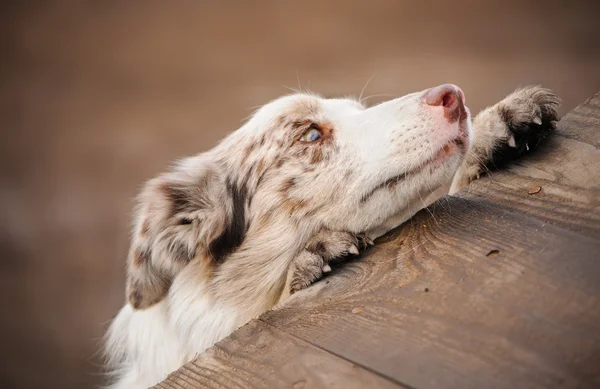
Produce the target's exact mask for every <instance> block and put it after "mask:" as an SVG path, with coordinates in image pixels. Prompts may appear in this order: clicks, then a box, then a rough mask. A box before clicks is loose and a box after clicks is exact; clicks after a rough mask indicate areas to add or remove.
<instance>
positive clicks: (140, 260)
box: [133, 249, 150, 267]
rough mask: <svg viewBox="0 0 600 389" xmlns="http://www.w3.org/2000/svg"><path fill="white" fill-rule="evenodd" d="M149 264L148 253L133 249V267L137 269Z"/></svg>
mask: <svg viewBox="0 0 600 389" xmlns="http://www.w3.org/2000/svg"><path fill="white" fill-rule="evenodd" d="M148 262H150V251H147V250H140V249H135V250H133V266H136V267H139V266H142V265H143V264H145V263H148Z"/></svg>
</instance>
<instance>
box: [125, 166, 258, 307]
mask: <svg viewBox="0 0 600 389" xmlns="http://www.w3.org/2000/svg"><path fill="white" fill-rule="evenodd" d="M241 197H244V196H241V194H240V192H239V191H238V190H235V188H233V186H232V185H230V184H228V182H227V180H225V179H223V176H222V175H221V174H218V172H217V171H216V169H215V168H208V167H206V166H205V165H200V166H192V165H191V164H189V165H187V166H186V167H185V168H180V169H178V170H177V171H175V172H172V173H168V174H164V175H162V176H159V177H157V178H155V179H153V180H151V181H149V182H148V183H147V184H146V185H145V187H144V189H143V190H142V192H141V193H140V195H139V197H138V203H137V207H136V212H135V222H134V226H133V235H132V238H131V248H130V252H129V258H128V266H127V298H128V300H129V302H130V303H131V305H132V306H133V307H134V308H136V309H143V308H147V307H149V306H151V305H153V304H155V303H157V302H158V301H160V300H162V299H163V298H164V297H165V296H166V294H167V292H168V290H169V287H170V286H171V283H172V282H173V279H174V277H175V276H176V275H177V274H178V273H179V272H180V271H181V269H183V267H184V266H186V265H187V264H188V263H189V262H190V261H192V260H199V261H205V262H206V265H207V267H206V269H207V271H210V269H211V268H212V265H214V264H216V263H218V262H219V261H221V260H223V258H224V257H225V256H226V255H227V254H228V253H230V252H231V251H232V250H234V249H235V248H236V247H237V246H238V245H239V244H241V241H242V240H243V236H244V233H245V229H246V222H245V212H246V209H245V202H246V199H245V197H244V198H241Z"/></svg>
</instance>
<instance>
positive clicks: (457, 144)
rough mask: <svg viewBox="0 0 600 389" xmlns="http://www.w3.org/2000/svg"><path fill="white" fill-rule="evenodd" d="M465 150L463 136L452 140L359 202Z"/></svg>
mask: <svg viewBox="0 0 600 389" xmlns="http://www.w3.org/2000/svg"><path fill="white" fill-rule="evenodd" d="M466 150H467V142H466V138H464V137H463V136H458V137H456V138H454V139H452V140H451V141H448V142H447V143H446V144H444V146H443V147H442V148H441V149H440V150H439V151H438V152H437V153H435V154H434V155H433V156H432V157H431V158H429V159H427V160H425V161H424V162H422V163H421V164H420V165H419V166H418V167H416V168H414V169H411V170H409V171H406V172H404V173H401V174H398V175H396V176H394V177H392V178H388V179H387V180H385V181H384V182H382V183H381V184H379V185H377V186H376V187H374V188H373V189H372V190H370V191H369V192H368V193H366V194H365V195H363V196H362V197H361V200H360V202H361V203H365V202H366V201H367V200H368V199H369V198H370V197H371V196H372V195H373V193H375V192H377V191H378V190H379V189H382V188H389V189H391V188H393V187H394V186H396V185H397V184H399V183H400V182H402V181H404V180H406V179H408V178H410V177H411V176H415V175H417V174H418V173H420V172H422V171H423V170H424V169H427V168H429V169H433V168H435V167H437V166H439V165H442V164H443V163H444V162H446V161H447V160H448V159H450V158H451V157H453V156H455V155H456V154H458V153H460V152H462V153H463V154H464V153H465V152H466Z"/></svg>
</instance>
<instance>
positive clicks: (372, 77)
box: [358, 73, 377, 104]
mask: <svg viewBox="0 0 600 389" xmlns="http://www.w3.org/2000/svg"><path fill="white" fill-rule="evenodd" d="M375 76H377V73H375V74H373V75H372V76H371V77H370V78H369V79H368V80H367V82H365V86H363V88H362V89H361V90H360V94H359V95H358V102H359V103H361V104H362V95H363V93H365V89H367V86H368V85H369V83H370V82H371V80H373V79H374V78H375Z"/></svg>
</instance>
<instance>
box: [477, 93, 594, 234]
mask: <svg viewBox="0 0 600 389" xmlns="http://www.w3.org/2000/svg"><path fill="white" fill-rule="evenodd" d="M599 148H600V94H597V95H596V96H594V97H592V98H590V99H588V101H586V102H585V103H583V104H581V105H580V106H578V107H577V108H576V109H575V110H573V111H572V112H571V113H569V114H568V115H566V116H565V117H564V118H563V119H562V120H561V122H560V123H559V125H558V127H557V134H556V135H555V136H553V137H551V138H549V140H548V142H546V143H545V144H544V145H543V146H542V147H541V148H540V149H539V150H537V151H536V152H533V153H531V154H530V155H527V157H526V158H523V159H522V160H519V161H516V163H513V164H512V165H510V166H509V167H508V169H505V170H500V171H493V172H491V173H490V177H488V178H487V179H482V180H478V181H475V182H473V183H472V184H471V186H470V187H469V188H468V192H469V193H471V194H477V195H480V196H483V197H486V198H489V199H493V201H494V202H496V203H499V204H502V205H504V206H507V207H510V208H514V209H518V210H519V211H520V212H524V213H526V214H529V215H532V216H536V217H538V218H540V219H543V220H545V221H547V222H550V223H553V224H557V225H559V226H561V227H565V228H569V229H571V230H573V231H577V232H581V233H583V234H586V235H589V236H596V237H597V236H600V149H599ZM538 187H539V188H540V190H539V192H538V191H537V190H536V188H538ZM530 192H537V193H530Z"/></svg>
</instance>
